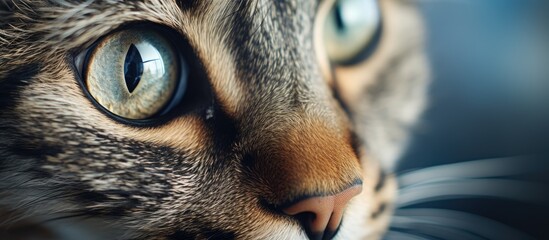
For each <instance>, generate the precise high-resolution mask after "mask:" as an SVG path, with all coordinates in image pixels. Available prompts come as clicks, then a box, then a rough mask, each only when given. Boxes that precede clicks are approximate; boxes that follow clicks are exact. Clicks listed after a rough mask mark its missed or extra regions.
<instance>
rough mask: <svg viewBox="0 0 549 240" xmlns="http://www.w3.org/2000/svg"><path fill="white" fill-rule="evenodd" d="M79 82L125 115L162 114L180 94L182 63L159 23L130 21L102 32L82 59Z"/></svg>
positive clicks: (104, 105)
mask: <svg viewBox="0 0 549 240" xmlns="http://www.w3.org/2000/svg"><path fill="white" fill-rule="evenodd" d="M82 65H83V68H84V71H83V75H84V76H83V78H84V80H85V81H84V84H83V85H84V87H85V88H86V90H87V92H89V94H90V95H91V97H92V98H93V99H94V100H95V101H96V102H97V104H98V105H100V106H101V107H102V108H104V109H105V110H107V111H108V112H110V113H112V114H114V115H116V116H117V117H121V118H123V119H128V120H145V119H151V118H154V117H155V116H160V115H163V114H164V113H166V112H168V111H170V110H171V109H172V108H173V107H174V106H175V105H177V104H178V103H179V101H180V100H181V99H182V97H183V95H184V93H185V90H186V88H187V80H188V76H189V74H188V66H187V63H186V61H185V59H184V58H183V57H182V56H181V55H180V54H179V52H178V51H177V49H176V47H175V45H174V44H173V43H172V42H171V41H170V39H169V38H168V37H167V36H166V34H164V32H163V31H162V30H161V29H157V28H154V27H134V28H127V29H124V30H120V31H117V32H114V33H112V34H110V35H108V36H106V37H104V38H102V39H101V40H100V41H99V42H98V43H97V44H96V45H95V46H94V47H93V48H92V49H90V51H89V52H88V53H87V55H86V57H85V59H84V61H83V63H82Z"/></svg>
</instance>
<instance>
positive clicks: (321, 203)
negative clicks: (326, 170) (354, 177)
mask: <svg viewBox="0 0 549 240" xmlns="http://www.w3.org/2000/svg"><path fill="white" fill-rule="evenodd" d="M361 191H362V185H355V186H353V187H350V188H348V189H346V190H344V191H342V192H340V193H338V194H335V195H331V196H321V197H311V198H306V199H303V200H301V201H299V202H297V203H295V204H293V205H291V206H290V207H287V208H285V209H283V212H284V213H286V214H288V215H290V216H294V217H295V218H297V219H298V220H299V221H300V222H301V225H303V227H304V228H305V231H306V232H307V235H308V236H309V238H310V239H312V240H317V239H331V238H332V237H333V235H334V234H335V233H336V231H337V230H338V228H339V224H340V223H341V218H342V217H343V210H345V206H346V205H347V203H348V202H349V200H351V198H353V197H354V196H356V195H358V194H359V193H360V192H361Z"/></svg>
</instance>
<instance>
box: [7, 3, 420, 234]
mask: <svg viewBox="0 0 549 240" xmlns="http://www.w3.org/2000/svg"><path fill="white" fill-rule="evenodd" d="M331 2H332V1H314V0H309V1H291V0H287V1H268V0H254V1H202V0H194V1H193V0H188V1H186V0H179V1H175V0H173V1H171V0H148V1H124V0H108V1H99V0H96V1H93V0H90V1H85V2H77V1H62V0H50V1H34V0H13V1H2V2H0V66H1V67H0V108H1V111H0V215H2V216H6V217H5V218H3V219H2V220H0V233H1V232H2V231H4V232H5V234H8V235H3V236H12V237H15V236H19V235H20V234H28V235H29V236H30V235H35V236H41V237H45V238H51V239H63V238H65V239H72V238H76V237H75V235H71V233H68V232H69V231H68V230H67V229H71V230H72V231H77V232H79V233H81V234H83V235H85V236H96V238H97V239H106V238H112V239H189V238H197V239H230V238H238V239H305V238H306V235H305V233H304V232H303V230H302V229H301V227H300V226H299V223H298V222H297V221H295V220H294V219H292V218H290V217H288V216H285V215H283V214H280V212H278V211H277V210H276V209H277V208H278V207H279V206H282V205H284V204H285V203H287V202H291V201H293V200H295V199H296V198H299V197H302V196H309V195H325V194H332V193H336V192H339V191H341V190H342V189H345V188H346V187H348V186H350V185H352V184H354V183H356V182H357V181H361V182H362V183H363V192H362V194H361V195H359V196H358V197H356V198H354V199H353V200H352V202H351V204H350V205H349V207H348V208H347V211H346V215H345V217H344V219H343V223H342V226H341V229H340V230H339V232H338V235H337V236H336V238H338V239H353V238H359V239H366V238H367V239H375V238H379V237H380V236H381V235H382V234H383V232H384V231H385V229H386V227H387V224H388V221H389V218H390V217H389V216H390V213H391V209H392V207H391V206H392V205H391V204H392V202H393V201H394V198H395V189H396V185H395V183H394V180H393V178H392V175H391V174H390V172H391V168H392V166H393V165H394V162H395V160H396V159H397V158H398V154H399V152H400V151H401V150H402V149H403V147H404V146H405V142H406V136H407V133H408V131H409V129H410V127H411V126H412V125H413V123H414V122H415V119H416V118H417V116H418V114H419V113H420V112H421V109H422V108H423V105H424V101H425V100H424V96H425V93H424V91H425V89H426V86H427V82H428V78H429V76H428V68H427V64H426V61H425V57H424V52H423V49H422V30H421V29H422V27H421V21H420V19H419V17H418V14H417V12H416V9H415V8H414V6H413V4H412V3H410V2H409V1H407V0H381V1H380V3H381V6H382V10H383V14H384V35H383V37H382V39H381V42H380V45H379V47H378V49H377V50H376V52H375V53H374V54H373V55H372V56H371V57H370V58H368V59H366V60H365V61H364V62H362V63H359V64H357V65H354V66H347V67H333V66H328V64H326V62H327V60H326V59H325V58H326V57H325V56H324V55H323V54H322V53H320V52H319V46H318V41H319V39H318V34H316V33H315V31H314V30H315V29H318V25H319V22H321V20H322V15H321V14H319V13H321V12H322V11H323V10H322V9H326V8H327V6H329V5H330V4H331ZM317 14H319V16H317ZM132 22H149V23H155V24H159V25H163V26H166V27H168V28H171V29H173V30H174V31H175V32H177V33H178V34H180V35H181V36H183V39H185V41H188V44H189V45H190V46H191V47H192V49H193V54H194V55H196V57H197V60H198V62H199V64H197V65H195V69H194V71H200V72H203V74H202V75H197V76H196V78H195V79H191V81H196V82H200V83H197V84H198V85H200V86H203V87H204V88H205V89H206V91H205V92H206V93H208V94H205V95H204V99H205V100H204V104H201V105H200V106H198V107H197V108H196V109H194V110H193V111H189V112H185V113H184V114H180V115H177V116H173V117H171V118H170V119H168V120H167V121H166V122H163V123H162V124H157V125H153V126H145V127H139V126H131V125H126V124H123V123H120V122H117V121H115V120H113V119H112V118H110V117H109V116H107V115H105V114H103V113H102V112H101V111H99V110H98V109H97V108H96V107H95V106H94V105H93V104H92V103H91V101H90V100H89V99H88V98H87V97H86V95H85V94H84V92H83V91H82V87H81V85H80V84H79V78H81V76H80V75H79V74H78V72H77V71H76V69H75V67H74V57H75V56H76V55H77V54H78V53H79V52H82V51H84V50H85V49H86V48H88V47H89V46H91V45H92V44H93V43H94V42H95V41H97V40H98V39H99V38H100V37H102V36H104V35H105V34H108V33H109V32H111V31H113V30H115V29H117V28H119V27H121V26H125V25H127V24H129V23H132ZM382 172H387V173H388V174H382ZM97 232H100V233H101V234H99V235H95V234H96V233H97ZM90 233H94V234H90ZM78 239H81V238H78ZM89 239H95V238H94V237H89Z"/></svg>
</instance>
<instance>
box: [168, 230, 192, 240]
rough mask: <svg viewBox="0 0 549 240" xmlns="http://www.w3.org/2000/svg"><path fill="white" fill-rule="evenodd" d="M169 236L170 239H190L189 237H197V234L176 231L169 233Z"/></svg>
mask: <svg viewBox="0 0 549 240" xmlns="http://www.w3.org/2000/svg"><path fill="white" fill-rule="evenodd" d="M167 238H168V239H169V240H188V239H196V238H197V236H196V234H192V233H189V232H185V231H176V232H175V233H173V234H171V235H168V236H167Z"/></svg>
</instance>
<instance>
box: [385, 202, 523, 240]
mask: <svg viewBox="0 0 549 240" xmlns="http://www.w3.org/2000/svg"><path fill="white" fill-rule="evenodd" d="M421 224H423V227H422V228H419V227H418V226H419V225H421ZM391 225H392V227H393V226H394V227H405V228H412V227H413V228H412V229H417V230H422V231H425V230H430V231H431V232H432V230H433V229H434V228H432V226H438V227H445V228H449V229H450V228H453V229H461V230H462V231H463V233H468V234H474V235H477V236H479V237H482V238H480V239H483V238H487V239H532V237H530V236H528V235H526V234H524V233H522V232H520V231H518V230H515V229H513V228H511V227H509V226H507V225H504V224H501V223H499V222H496V221H494V220H491V219H488V218H485V217H481V216H478V215H474V214H470V213H466V212H460V211H454V210H447V209H433V208H421V209H399V210H397V211H396V212H395V217H394V220H393V222H392V223H391ZM449 226H451V227H449ZM428 234H429V233H428ZM444 239H451V238H444ZM456 239H471V238H456ZM473 239H479V238H473Z"/></svg>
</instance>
